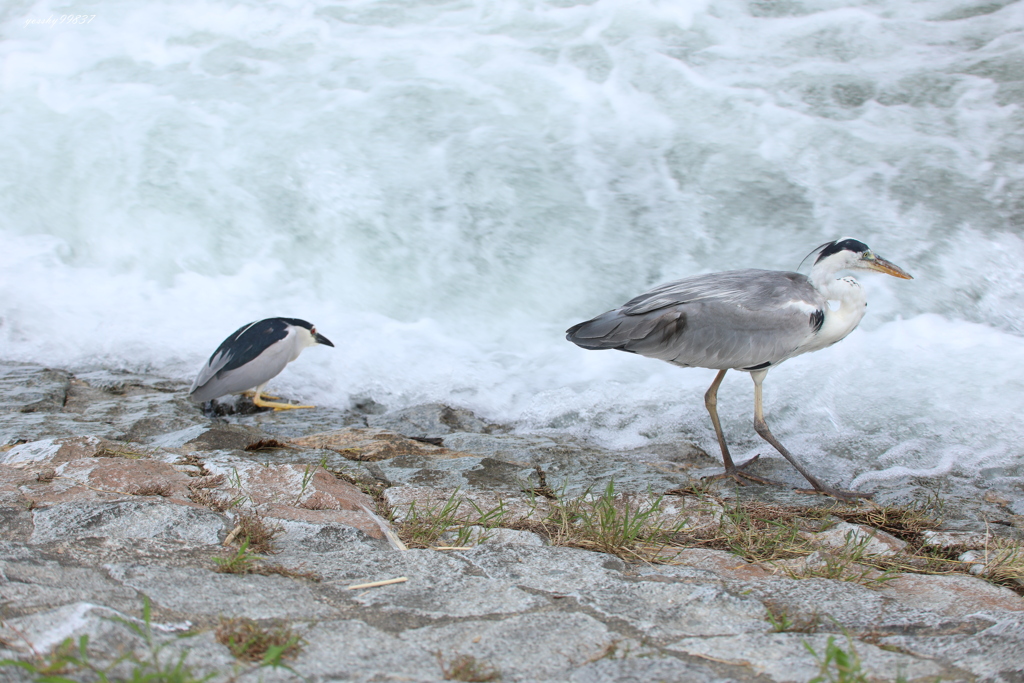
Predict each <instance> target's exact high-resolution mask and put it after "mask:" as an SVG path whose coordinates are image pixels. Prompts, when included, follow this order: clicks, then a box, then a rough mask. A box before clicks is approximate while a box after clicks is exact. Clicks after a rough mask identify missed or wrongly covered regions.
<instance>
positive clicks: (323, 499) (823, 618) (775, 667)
mask: <svg viewBox="0 0 1024 683" xmlns="http://www.w3.org/2000/svg"><path fill="white" fill-rule="evenodd" d="M184 389H185V387H184V386H183V385H181V384H180V383H177V382H174V381H171V380H167V379H165V378H160V377H155V376H148V375H139V374H128V373H117V372H111V371H106V370H97V371H94V372H86V373H77V374H72V373H69V372H66V371H62V370H55V369H47V368H42V367H38V366H33V365H28V364H19V363H0V412H2V416H3V417H2V422H0V517H2V519H3V523H2V527H0V595H2V599H0V620H2V624H0V659H6V660H9V661H11V662H13V661H18V662H21V665H15V664H12V663H8V664H7V665H5V666H3V667H0V681H29V680H36V679H37V678H40V677H42V676H44V675H63V676H65V677H67V678H69V679H71V680H101V679H100V675H101V672H105V673H103V675H106V676H108V677H109V678H110V679H111V680H117V677H118V676H120V677H123V678H126V679H131V676H132V675H133V672H134V673H135V674H138V673H139V672H140V671H142V672H149V673H155V672H161V671H162V672H164V673H167V672H168V671H171V670H172V669H173V668H174V666H175V663H176V662H177V663H178V664H177V666H179V673H181V672H182V671H183V670H184V669H187V670H188V672H189V673H190V675H192V676H193V678H187V677H179V678H176V679H175V678H172V677H170V676H169V675H168V676H166V677H164V678H156V679H155V680H200V679H201V678H202V677H203V676H205V675H213V676H214V680H222V681H228V680H239V681H257V680H265V681H277V680H281V681H284V680H309V681H328V680H330V681H350V680H351V681H387V680H395V681H398V680H401V681H436V680H504V681H579V682H582V681H588V682H590V681H629V680H636V681H656V680H660V681H697V682H700V681H800V682H802V681H810V680H813V679H815V678H816V677H819V676H821V677H822V678H821V679H820V680H849V681H854V680H879V681H896V680H906V681H933V680H948V681H993V682H996V681H999V682H1006V683H1010V682H1013V681H1024V598H1022V597H1021V595H1022V594H1024V551H1022V550H1021V545H1020V543H1021V539H1022V537H1024V517H1022V516H1021V514H1020V513H1021V511H1022V510H1021V492H1020V490H1019V487H1018V486H1017V485H1016V484H1015V483H1014V482H1013V481H1009V483H1005V482H1004V484H1003V485H1002V486H1001V487H1000V486H993V487H990V488H988V489H977V490H976V492H975V495H966V494H964V493H962V492H960V493H949V492H946V493H944V492H942V491H938V492H936V491H935V490H934V489H929V487H928V484H929V483H927V482H915V481H907V482H900V483H894V484H890V485H888V487H881V488H880V490H879V491H878V493H877V495H876V501H877V504H874V505H865V506H863V509H860V510H853V509H849V508H841V507H839V506H837V504H836V503H835V501H832V500H830V499H826V498H822V497H816V496H806V495H801V494H797V493H794V492H791V491H780V490H776V489H768V488H764V487H748V488H744V489H735V488H733V487H731V486H724V485H723V486H719V485H717V484H716V485H714V486H709V485H705V484H702V483H701V480H700V478H699V477H700V475H701V474H706V473H709V472H711V471H714V469H715V468H716V467H717V465H718V463H717V461H716V459H715V458H711V457H709V456H708V455H707V454H705V453H704V452H703V451H701V449H699V448H697V447H696V446H694V445H692V444H689V443H685V442H673V443H665V444H660V445H655V446H652V447H651V448H647V449H638V450H635V451H625V452H622V451H620V452H616V451H610V450H607V449H602V448H598V447H595V446H593V445H592V444H587V443H585V442H581V441H579V440H576V439H573V438H570V437H567V436H564V435H558V434H548V433H534V434H522V433H516V432H513V431H512V430H509V429H507V428H506V427H504V426H502V425H493V424H488V423H487V422H485V421H483V420H481V419H479V418H478V417H477V416H475V415H473V414H471V413H469V412H467V411H464V410H459V409H453V408H450V407H447V406H443V405H424V406H415V407H412V408H407V409H404V410H399V411H387V410H386V409H385V408H384V407H383V406H379V405H376V404H374V403H373V402H371V401H367V402H365V403H363V404H359V405H356V406H354V407H353V408H352V409H351V410H348V411H338V410H329V409H318V410H315V411H295V412H294V413H292V412H283V413H273V412H258V413H251V412H250V413H248V414H244V412H245V411H242V412H241V413H236V414H230V415H222V416H216V417H215V416H206V415H203V414H202V413H201V412H200V411H199V410H198V409H197V408H196V407H195V406H194V405H192V404H190V403H189V402H188V401H187V400H186V399H185V394H184ZM239 405H240V406H241V405H242V404H239ZM757 466H758V468H759V469H758V474H762V475H763V476H768V477H772V478H778V479H783V480H791V479H792V474H793V473H790V472H789V471H788V469H787V466H786V465H785V463H780V462H778V461H775V460H773V459H765V460H764V461H763V462H759V463H758V464H757ZM609 482H614V483H613V486H612V487H608V484H609ZM794 483H798V482H796V481H795V480H794ZM958 491H962V489H958ZM869 513H870V514H869ZM936 572H938V573H936ZM389 581H390V582H391V583H383V584H381V582H389ZM367 584H370V585H369V586H367ZM375 584H377V585H375ZM354 586H355V587H356V588H354V589H353V588H352V587H354ZM360 586H362V587H360ZM82 636H88V639H87V641H86V642H85V645H84V649H82V650H78V649H77V648H78V647H79V645H81V644H82V643H83V641H82ZM68 639H71V641H70V642H71V643H72V644H73V645H74V649H71V648H70V646H68V645H62V643H66V642H68ZM275 639H276V640H275ZM260 643H263V645H259V644H260ZM266 643H270V645H266ZM261 648H262V649H261ZM182 657H184V659H181V658H182ZM841 665H842V666H846V667H847V669H848V670H847V672H846V673H845V674H840V672H839V668H840V667H841ZM161 667H163V668H161ZM181 667H184V669H182V668H181ZM165 669H166V671H165ZM844 675H845V676H846V677H845V678H843V677H841V676H844ZM856 676H862V677H861V678H857V677H856Z"/></svg>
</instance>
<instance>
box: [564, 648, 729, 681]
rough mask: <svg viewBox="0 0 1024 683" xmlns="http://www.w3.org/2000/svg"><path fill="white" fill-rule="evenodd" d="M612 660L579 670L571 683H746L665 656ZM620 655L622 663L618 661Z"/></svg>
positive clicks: (623, 652) (624, 653)
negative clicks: (652, 682)
mask: <svg viewBox="0 0 1024 683" xmlns="http://www.w3.org/2000/svg"><path fill="white" fill-rule="evenodd" d="M621 647H622V646H620V645H619V644H616V650H613V651H611V652H610V656H609V657H606V658H603V659H599V660H598V661H596V662H590V663H588V664H585V665H584V666H581V667H579V668H578V669H576V670H575V671H573V672H572V675H571V676H569V678H568V681H569V683H651V681H659V682H661V683H728V682H732V681H738V680H745V679H746V677H744V679H739V678H733V677H731V676H729V677H725V676H723V675H722V674H720V673H718V672H716V671H715V670H714V668H713V666H712V665H710V664H705V663H702V662H699V661H684V660H683V659H677V658H675V657H669V656H666V655H664V654H661V653H658V655H650V654H645V656H643V657H636V656H631V655H633V653H632V652H629V651H626V650H620V649H619V648H621ZM615 655H619V656H620V657H622V658H621V659H615V658H614V656H615Z"/></svg>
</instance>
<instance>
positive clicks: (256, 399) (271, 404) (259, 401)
mask: <svg viewBox="0 0 1024 683" xmlns="http://www.w3.org/2000/svg"><path fill="white" fill-rule="evenodd" d="M252 402H253V403H254V404H255V405H256V406H258V407H260V408H273V409H274V410H275V411H276V410H299V409H300V408H316V406H300V405H296V404H293V403H278V402H276V401H264V400H263V398H262V397H261V396H260V395H259V394H256V395H255V396H253V397H252Z"/></svg>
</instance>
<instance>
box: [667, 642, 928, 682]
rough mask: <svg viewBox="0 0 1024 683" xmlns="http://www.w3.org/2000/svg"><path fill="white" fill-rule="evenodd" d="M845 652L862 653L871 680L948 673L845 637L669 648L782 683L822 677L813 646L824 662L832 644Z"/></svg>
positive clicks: (700, 644) (684, 643)
mask: <svg viewBox="0 0 1024 683" xmlns="http://www.w3.org/2000/svg"><path fill="white" fill-rule="evenodd" d="M830 637H831V638H833V642H834V643H835V644H837V645H839V646H840V647H842V648H843V650H845V651H847V652H849V651H850V650H851V647H852V648H853V649H854V650H856V653H857V655H858V656H859V657H860V659H861V662H862V667H863V671H864V672H865V673H867V674H868V675H869V676H870V677H871V680H877V681H895V680H897V677H899V676H901V675H902V676H904V677H905V678H904V680H921V679H925V678H926V677H938V676H939V675H940V674H943V673H945V671H944V670H943V669H944V667H942V666H941V665H940V664H937V663H935V662H932V661H928V660H922V659H918V658H915V657H912V656H908V655H905V654H901V653H899V652H889V651H886V650H883V649H881V648H878V647H876V646H874V645H870V644H868V643H864V642H847V641H846V639H845V638H843V636H838V637H836V636H824V635H815V634H810V633H760V634H756V633H750V634H745V635H742V636H729V637H724V638H685V639H683V640H680V641H678V642H676V643H673V644H672V645H670V646H669V648H668V649H669V650H674V651H677V652H682V653H686V654H689V655H696V656H699V657H707V658H709V659H715V660H718V661H724V662H733V663H736V664H747V665H749V666H750V667H751V668H752V669H753V670H754V673H757V674H762V675H765V676H767V677H769V678H770V679H771V680H773V681H778V683H804V682H805V681H809V680H811V679H812V678H814V677H815V676H817V675H819V674H820V673H821V669H820V667H819V665H818V662H817V661H816V660H815V659H814V658H813V657H811V656H808V655H809V652H808V650H807V646H808V645H809V646H810V647H811V648H813V650H814V651H815V652H816V653H817V654H818V656H819V657H823V656H824V654H825V650H826V647H827V646H828V638H830Z"/></svg>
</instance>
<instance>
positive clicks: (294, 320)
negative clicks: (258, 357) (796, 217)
mask: <svg viewBox="0 0 1024 683" xmlns="http://www.w3.org/2000/svg"><path fill="white" fill-rule="evenodd" d="M865 248H866V247H865ZM271 320H283V321H285V322H286V323H288V324H289V325H295V327H305V328H306V329H307V330H312V329H313V323H309V322H306V321H305V320H302V319H300V318H271Z"/></svg>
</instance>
